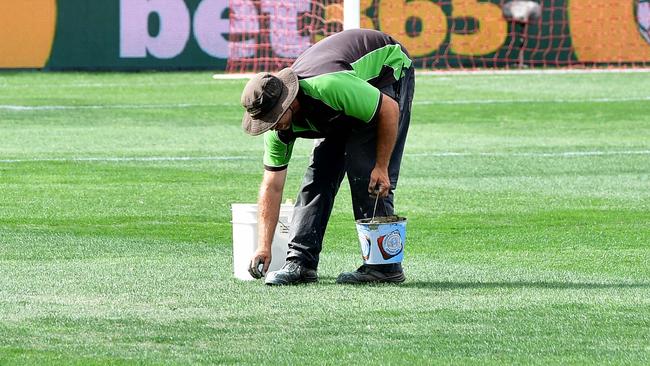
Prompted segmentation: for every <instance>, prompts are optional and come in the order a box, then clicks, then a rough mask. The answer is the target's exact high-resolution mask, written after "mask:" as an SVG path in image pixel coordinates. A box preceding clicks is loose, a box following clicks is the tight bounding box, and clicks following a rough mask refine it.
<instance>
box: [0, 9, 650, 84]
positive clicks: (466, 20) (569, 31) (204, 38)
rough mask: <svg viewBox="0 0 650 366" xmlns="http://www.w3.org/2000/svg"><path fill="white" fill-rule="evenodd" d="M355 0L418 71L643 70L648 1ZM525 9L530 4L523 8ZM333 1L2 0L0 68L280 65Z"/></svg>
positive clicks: (314, 30)
mask: <svg viewBox="0 0 650 366" xmlns="http://www.w3.org/2000/svg"><path fill="white" fill-rule="evenodd" d="M508 2H509V1H506V0H489V1H486V0H360V3H361V14H360V19H361V26H362V27H365V28H374V29H379V30H382V31H384V32H386V33H389V34H391V35H393V36H394V37H395V38H396V39H398V40H399V41H400V42H401V43H403V44H404V45H405V46H406V48H407V49H408V50H409V52H410V53H411V55H412V56H413V58H414V59H415V65H416V66H417V67H420V68H433V69H436V68H481V67H504V66H505V67H508V66H509V65H511V64H512V63H513V62H516V61H517V60H520V61H519V62H523V61H521V60H525V62H526V64H527V65H528V66H531V67H563V66H573V65H587V66H589V65H605V66H607V65H615V66H617V65H624V66H628V65H630V66H646V67H647V66H648V65H650V0H621V1H611V0H544V1H537V2H535V3H536V4H538V5H539V7H540V9H541V16H540V18H539V19H530V20H529V21H526V22H515V21H512V20H509V19H507V18H506V17H504V5H505V4H506V3H508ZM528 2H529V3H530V2H532V1H528ZM341 3H342V1H341V0H282V1H277V0H101V1H88V0H20V1H14V0H0V24H2V26H0V68H4V69H21V68H36V69H47V70H147V69H158V70H178V69H202V70H214V71H218V70H228V71H256V70H261V69H277V68H279V67H282V66H286V65H288V64H290V63H291V62H292V60H293V59H294V58H295V57H296V56H297V55H298V54H299V53H300V52H301V51H303V50H304V49H306V48H307V47H309V46H310V45H311V44H313V43H314V42H317V41H318V40H319V39H322V38H323V37H325V36H327V35H328V34H331V33H332V32H335V31H340V30H341V27H342V26H341V24H342V14H343V11H342V5H341Z"/></svg>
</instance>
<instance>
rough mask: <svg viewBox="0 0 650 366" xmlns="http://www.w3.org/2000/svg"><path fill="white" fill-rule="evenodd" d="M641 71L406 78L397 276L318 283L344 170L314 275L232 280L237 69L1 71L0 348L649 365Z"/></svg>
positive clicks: (169, 356) (649, 212)
mask: <svg viewBox="0 0 650 366" xmlns="http://www.w3.org/2000/svg"><path fill="white" fill-rule="evenodd" d="M649 84H650V73H633V74H628V73H604V74H585V73H579V74H541V75H539V74H537V75H536V74H520V75H434V76H419V77H418V81H417V89H416V99H415V104H414V107H413V119H412V125H411V130H410V134H409V139H408V145H407V149H406V153H405V157H404V161H403V167H402V174H401V177H400V183H399V187H398V190H397V193H396V205H397V210H398V212H399V213H400V214H401V215H404V216H406V217H408V219H409V223H408V237H407V244H406V245H407V251H406V258H405V262H404V266H405V269H406V272H407V278H408V279H407V281H406V283H404V284H403V285H402V286H368V287H347V286H339V285H336V284H335V283H334V280H335V278H336V276H337V275H338V273H339V272H341V271H344V270H350V269H353V268H355V267H356V266H358V265H359V264H360V255H359V248H358V244H357V239H356V232H355V229H354V224H353V219H352V213H351V203H350V198H349V189H348V188H347V186H345V184H344V186H343V187H342V189H341V192H340V194H339V199H338V201H337V203H336V206H335V208H334V213H333V215H332V219H331V221H330V226H329V228H328V232H327V235H326V240H325V243H324V252H323V254H322V256H321V258H322V260H321V265H320V268H319V275H320V278H321V280H320V283H318V284H315V285H309V286H298V287H285V288H269V287H265V286H264V285H262V283H261V282H257V281H256V282H241V281H238V280H236V279H234V278H233V276H232V244H231V243H232V239H231V238H232V232H231V230H232V229H231V224H230V222H229V221H230V219H231V213H230V204H231V203H235V202H254V201H255V200H256V196H257V190H258V184H259V181H260V179H261V175H262V168H261V152H262V141H261V140H260V139H256V138H252V137H249V136H247V135H245V134H244V133H243V132H241V129H240V119H241V113H242V110H241V107H239V104H238V101H239V92H240V90H241V89H242V87H243V85H244V81H242V80H232V81H213V80H211V79H210V75H209V74H206V73H170V74H168V73H133V74H120V73H105V74H86V73H67V74H59V73H40V72H26V73H3V74H0V364H2V365H5V364H8V365H13V364H16V365H22V364H48V365H57V364H80V365H88V364H91V365H92V364H346V365H347V364H439V363H443V364H450V363H451V364H476V365H483V364H504V363H506V364H541V365H546V364H549V363H550V364H604V363H612V364H648V363H650V326H649V324H650V99H648V91H647V90H648V88H647V87H648V85H649ZM28 106H31V107H33V108H26V107H28ZM309 149H310V143H309V142H308V141H302V142H300V143H299V144H298V145H297V146H296V151H295V159H294V160H293V161H292V164H291V167H290V169H289V177H288V183H287V190H286V191H285V197H286V198H293V197H294V196H295V193H296V191H297V189H298V185H299V183H300V180H301V175H302V172H303V170H304V167H305V165H306V164H307V157H308V154H309Z"/></svg>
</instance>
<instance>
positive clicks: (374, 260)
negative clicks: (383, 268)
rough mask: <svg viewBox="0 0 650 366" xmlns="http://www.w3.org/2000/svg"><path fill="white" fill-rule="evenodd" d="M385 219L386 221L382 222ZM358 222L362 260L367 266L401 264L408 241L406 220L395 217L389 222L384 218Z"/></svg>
mask: <svg viewBox="0 0 650 366" xmlns="http://www.w3.org/2000/svg"><path fill="white" fill-rule="evenodd" d="M382 219H384V220H382ZM375 220H377V221H380V222H372V223H371V222H370V219H362V220H357V221H356V223H357V233H358V234H359V244H361V258H362V259H363V262H364V263H365V264H389V263H401V262H402V260H403V259H404V242H405V241H406V218H404V217H394V221H393V220H390V222H381V221H387V220H385V218H383V217H378V218H375Z"/></svg>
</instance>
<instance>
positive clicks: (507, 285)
mask: <svg viewBox="0 0 650 366" xmlns="http://www.w3.org/2000/svg"><path fill="white" fill-rule="evenodd" d="M401 286H403V287H411V288H423V289H431V290H454V289H498V288H504V289H524V288H540V289H560V290H572V289H583V290H599V289H650V283H597V282H549V281H540V282H532V281H530V282H529V281H513V282H506V281H502V282H454V281H409V280H406V282H405V283H403V284H402V285H401Z"/></svg>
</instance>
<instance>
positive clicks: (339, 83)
mask: <svg viewBox="0 0 650 366" xmlns="http://www.w3.org/2000/svg"><path fill="white" fill-rule="evenodd" d="M299 82H300V88H301V90H302V91H303V92H304V93H305V94H307V95H308V96H310V97H312V98H314V99H318V100H320V101H322V102H323V103H325V104H327V105H328V106H329V107H330V108H332V109H334V110H336V111H340V112H343V113H344V114H345V115H348V116H350V117H354V118H356V119H360V120H362V121H364V122H370V121H371V120H372V119H373V117H374V116H375V114H376V113H377V108H378V107H379V100H380V97H381V92H380V91H379V89H377V88H375V87H374V86H372V85H370V84H369V83H368V82H367V81H365V80H363V79H360V78H359V77H357V76H356V75H355V74H354V71H341V72H333V73H329V74H323V75H318V76H314V77H311V78H307V79H302V80H300V81H299Z"/></svg>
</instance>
